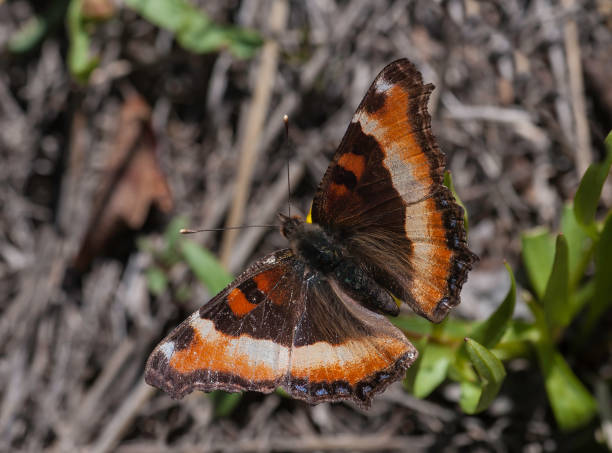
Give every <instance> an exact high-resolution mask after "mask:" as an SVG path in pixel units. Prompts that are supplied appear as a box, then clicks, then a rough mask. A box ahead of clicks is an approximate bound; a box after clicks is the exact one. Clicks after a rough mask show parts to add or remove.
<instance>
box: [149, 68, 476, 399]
mask: <svg viewBox="0 0 612 453" xmlns="http://www.w3.org/2000/svg"><path fill="white" fill-rule="evenodd" d="M432 89H433V86H432V85H424V84H423V82H422V77H421V74H420V73H419V72H418V70H417V69H416V68H415V67H414V65H412V64H411V63H410V62H409V61H407V60H405V59H402V60H397V61H395V62H393V63H391V64H389V65H388V66H387V67H385V68H384V69H383V70H382V71H381V73H380V74H379V75H378V76H377V77H376V79H375V80H374V82H373V83H372V85H371V86H370V89H369V90H368V92H367V93H366V96H365V97H364V99H363V101H362V102H361V104H360V105H359V107H357V111H356V112H355V115H354V116H353V119H352V121H351V123H350V125H349V127H348V129H347V131H346V133H345V136H344V138H343V139H342V142H341V143H340V146H339V147H338V150H337V151H336V153H335V155H334V157H333V159H332V162H331V164H330V166H329V168H328V169H327V171H326V173H325V175H324V176H323V179H322V181H321V184H320V185H319V188H318V190H317V193H316V195H315V198H314V200H313V203H312V223H307V222H305V221H303V220H302V219H300V218H297V217H287V216H281V222H282V225H281V233H282V234H283V235H284V236H285V237H286V238H287V239H288V242H289V248H287V249H284V250H279V251H277V252H274V253H272V254H270V255H268V256H265V257H263V258H261V259H259V260H258V261H256V262H255V263H254V264H252V265H251V266H249V267H248V268H247V269H246V270H245V271H244V272H243V273H242V274H241V275H239V276H238V277H237V278H236V280H234V281H233V282H232V283H231V284H230V285H228V287H227V288H225V289H224V290H223V291H221V292H220V293H219V294H217V295H216V296H215V297H214V298H213V299H211V300H210V301H209V302H208V303H206V304H204V305H203V306H202V307H201V308H200V309H199V310H198V311H197V312H195V313H193V314H192V315H191V316H190V317H189V318H187V320H185V321H184V322H183V323H182V324H181V325H179V326H178V327H177V328H176V329H175V330H174V331H172V332H171V333H170V334H169V335H168V336H167V337H166V338H165V339H164V340H163V341H162V342H161V343H160V344H159V345H158V346H157V347H156V348H155V350H154V351H153V352H152V353H151V356H150V357H149V360H148V361H147V366H146V371H145V380H146V381H147V382H148V383H149V384H151V385H154V386H156V387H158V388H161V389H163V390H164V391H166V392H167V393H169V394H170V395H171V396H172V397H174V398H181V397H182V396H184V395H185V394H187V393H189V392H191V391H193V390H203V391H207V392H209V391H213V390H225V391H230V392H235V391H243V390H254V391H259V392H264V393H269V392H271V391H273V390H274V389H275V388H277V387H283V388H284V389H285V390H286V391H287V392H288V393H289V394H290V395H291V396H292V397H294V398H297V399H301V400H304V401H307V402H309V403H312V404H315V403H320V402H323V401H341V400H350V401H353V402H355V403H357V404H358V405H360V406H364V407H367V406H369V404H370V402H371V400H372V397H373V396H374V395H375V394H376V393H379V392H381V391H383V390H384V389H385V388H386V387H387V386H388V385H390V384H391V383H392V382H394V381H396V380H398V379H400V378H401V377H402V376H403V375H404V374H405V370H406V369H407V368H408V367H409V366H410V365H411V364H412V363H413V362H414V360H415V359H416V357H417V351H416V349H415V348H414V346H413V345H412V344H411V343H410V341H408V339H407V338H406V337H405V336H404V334H403V333H402V332H401V331H400V330H399V329H397V328H396V327H395V326H393V325H392V324H391V323H390V322H389V321H388V320H387V318H386V317H385V316H383V314H391V315H396V314H397V313H398V307H397V305H396V303H395V300H394V299H393V297H392V296H395V297H397V298H398V299H399V300H401V301H404V302H405V303H407V304H408V305H409V306H410V307H411V308H412V309H413V310H414V311H415V312H416V313H418V314H420V315H422V316H424V317H426V318H427V319H429V320H431V321H434V322H439V321H441V320H442V319H444V317H445V316H446V314H447V312H448V311H449V310H450V309H451V308H452V307H453V306H455V305H456V304H458V303H459V292H460V290H461V286H462V284H463V282H464V281H465V279H466V278H467V272H468V271H469V270H470V268H471V266H472V264H473V263H474V262H475V261H476V259H477V258H476V256H475V255H474V254H473V253H472V252H471V251H470V250H469V249H468V248H467V244H466V234H465V230H464V228H463V211H462V209H461V208H460V207H459V206H458V205H457V204H456V203H455V202H454V198H453V196H452V194H451V193H450V191H449V190H448V189H447V188H446V187H444V186H443V184H442V178H443V171H444V164H445V159H444V155H443V154H442V152H441V151H440V150H439V148H438V146H437V144H436V142H435V139H434V137H433V134H432V133H431V129H430V117H429V114H428V113H427V100H428V97H429V94H430V92H431V90H432Z"/></svg>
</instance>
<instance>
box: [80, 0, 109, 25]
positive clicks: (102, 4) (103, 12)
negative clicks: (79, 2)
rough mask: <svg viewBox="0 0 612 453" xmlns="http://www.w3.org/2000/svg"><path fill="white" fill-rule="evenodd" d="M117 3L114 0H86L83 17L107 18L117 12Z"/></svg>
mask: <svg viewBox="0 0 612 453" xmlns="http://www.w3.org/2000/svg"><path fill="white" fill-rule="evenodd" d="M115 10H116V8H115V3H114V2H113V1H112V0H84V1H83V6H82V12H83V17H85V18H87V19H93V20H107V19H110V18H111V17H113V16H114V14H115Z"/></svg>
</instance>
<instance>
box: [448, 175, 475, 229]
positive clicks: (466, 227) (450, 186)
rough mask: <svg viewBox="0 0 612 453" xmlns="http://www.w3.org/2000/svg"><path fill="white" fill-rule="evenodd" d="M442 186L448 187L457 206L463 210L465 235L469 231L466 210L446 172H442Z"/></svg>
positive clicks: (451, 177) (450, 177) (451, 179)
mask: <svg viewBox="0 0 612 453" xmlns="http://www.w3.org/2000/svg"><path fill="white" fill-rule="evenodd" d="M444 185H445V186H446V187H448V189H450V191H451V192H452V193H453V196H454V197H455V201H456V202H457V204H458V205H459V206H461V207H462V208H463V225H464V226H465V232H466V233H467V232H468V229H469V228H468V227H469V224H468V215H467V209H465V205H464V204H463V202H462V201H461V199H460V198H459V195H457V191H456V190H455V185H454V184H453V176H452V175H451V172H450V171H448V170H446V171H445V172H444Z"/></svg>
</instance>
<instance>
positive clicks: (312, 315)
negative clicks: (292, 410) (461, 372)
mask: <svg viewBox="0 0 612 453" xmlns="http://www.w3.org/2000/svg"><path fill="white" fill-rule="evenodd" d="M305 285H306V286H305V296H306V297H305V300H306V304H307V309H306V310H304V311H303V312H302V314H301V316H300V318H299V319H298V322H297V324H296V329H295V336H294V339H293V349H292V351H291V364H290V372H289V376H288V382H287V384H286V388H287V390H288V391H289V393H290V394H291V396H293V397H294V398H299V399H303V400H306V401H308V402H310V403H319V402H323V401H338V400H351V401H353V402H355V403H357V404H358V405H359V406H362V407H368V406H369V405H370V402H371V399H372V397H373V396H374V395H375V394H377V393H380V392H382V391H383V390H384V389H385V388H387V386H388V385H389V384H391V383H392V382H394V381H396V380H398V379H400V378H402V377H403V376H404V375H405V371H406V369H407V368H408V367H409V366H410V365H411V364H412V363H413V362H414V360H415V359H416V357H417V351H416V349H415V348H414V346H413V345H412V344H411V343H410V342H409V341H408V339H407V338H406V336H405V335H404V334H403V333H402V332H401V331H400V330H399V329H397V328H396V327H395V326H393V325H392V324H391V323H390V322H389V321H388V320H387V318H385V317H384V316H383V315H380V314H377V313H374V312H373V311H371V310H368V309H367V308H364V307H363V306H362V305H361V304H359V303H357V302H356V301H355V300H353V299H351V298H350V297H349V296H348V295H346V294H345V293H344V292H343V291H342V290H341V289H340V288H339V287H338V285H337V284H336V283H334V282H333V281H332V280H327V279H325V278H323V276H322V275H320V274H318V273H316V272H313V273H310V274H309V275H307V276H306V279H305Z"/></svg>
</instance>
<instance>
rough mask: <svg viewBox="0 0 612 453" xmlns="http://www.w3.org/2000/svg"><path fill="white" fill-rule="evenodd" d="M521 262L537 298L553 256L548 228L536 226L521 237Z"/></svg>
mask: <svg viewBox="0 0 612 453" xmlns="http://www.w3.org/2000/svg"><path fill="white" fill-rule="evenodd" d="M521 240H522V249H523V264H524V265H525V269H526V270H527V275H528V276H529V281H530V282H531V286H532V287H533V290H534V292H535V295H536V297H537V298H538V299H541V298H542V296H543V295H544V290H545V289H546V284H547V282H548V277H549V276H550V271H551V269H552V264H553V259H554V257H555V241H554V238H553V237H552V236H551V235H550V233H549V232H548V230H546V229H544V228H538V229H535V230H532V231H530V232H527V233H523V235H522V237H521Z"/></svg>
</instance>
